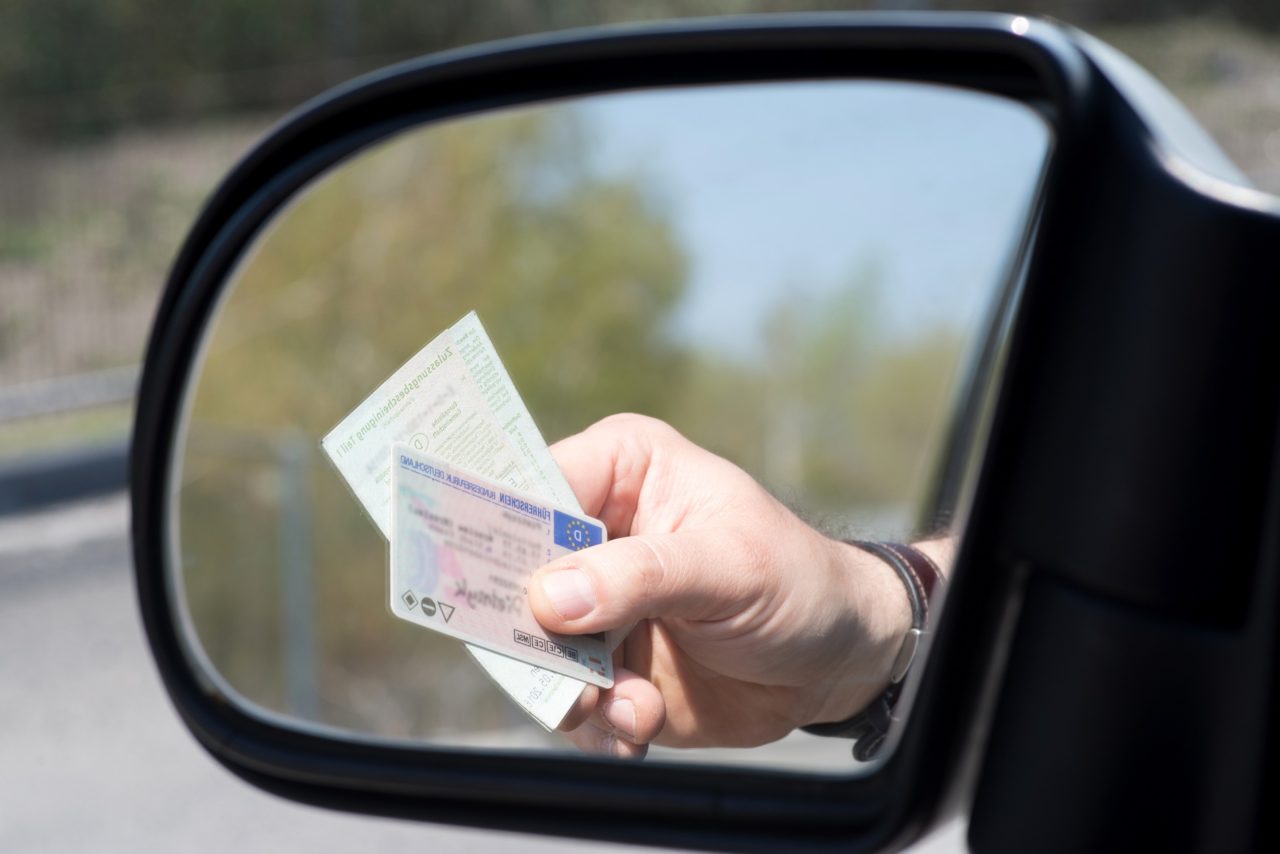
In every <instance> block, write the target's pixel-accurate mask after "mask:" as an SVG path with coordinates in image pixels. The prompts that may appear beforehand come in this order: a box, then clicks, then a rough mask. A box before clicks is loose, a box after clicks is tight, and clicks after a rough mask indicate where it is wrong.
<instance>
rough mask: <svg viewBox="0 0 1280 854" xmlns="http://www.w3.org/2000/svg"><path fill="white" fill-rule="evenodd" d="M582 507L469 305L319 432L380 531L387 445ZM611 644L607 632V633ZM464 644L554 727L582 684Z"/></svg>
mask: <svg viewBox="0 0 1280 854" xmlns="http://www.w3.org/2000/svg"><path fill="white" fill-rule="evenodd" d="M397 442H402V443H404V444H406V445H408V446H409V447H411V448H413V449H414V450H417V451H425V452H428V453H431V454H434V455H435V456H437V457H439V458H440V459H442V460H444V461H446V462H448V463H450V464H451V465H454V466H457V467H459V468H462V469H465V470H466V471H469V472H472V473H474V474H477V475H481V476H483V477H488V478H490V479H492V480H495V481H498V482H501V483H505V484H507V485H509V486H512V487H514V488H516V489H521V490H524V491H525V492H528V493H531V494H533V495H536V496H539V497H540V498H543V499H545V500H547V501H550V502H552V503H554V504H557V505H559V506H561V507H564V508H567V509H569V510H572V511H575V512H578V513H581V509H582V508H581V506H580V505H579V504H578V500H577V498H576V497H575V496H574V494H573V490H572V489H571V488H570V487H569V483H568V481H566V480H565V479H564V475H563V474H561V473H560V469H559V468H558V467H557V466H556V463H555V460H554V459H553V458H552V456H551V452H550V451H549V450H548V449H547V445H546V442H545V441H544V440H543V438H542V434H541V433H540V432H539V431H538V427H537V425H536V424H535V423H534V421H533V416H532V415H530V414H529V410H528V409H527V408H526V407H525V405H524V401H523V400H521V399H520V394H519V393H518V392H517V391H516V388H515V385H514V383H512V381H511V377H510V376H509V375H508V374H507V369H506V367H505V366H503V364H502V361H501V360H500V359H499V358H498V354H497V351H496V350H495V349H494V347H493V342H491V341H490V340H489V335H488V333H486V332H485V330H484V327H483V326H482V325H481V324H480V318H479V317H477V316H476V313H475V312H471V313H469V314H467V316H466V317H464V318H462V319H461V320H459V321H458V322H457V323H455V324H454V325H453V326H452V327H450V328H449V329H446V330H445V331H444V332H442V333H440V335H438V336H437V337H436V338H435V339H434V340H432V341H431V342H430V343H429V344H427V345H426V346H425V347H423V348H422V349H421V350H419V351H418V353H417V354H415V355H414V356H413V357H412V358H411V359H409V361H407V362H405V364H404V365H402V366H401V367H400V368H399V369H398V370H396V372H395V373H393V374H392V375H391V376H390V377H388V378H387V380H386V381H385V382H384V383H382V385H380V386H379V387H378V388H377V389H376V390H375V391H374V392H373V394H371V395H369V397H368V398H366V399H365V401H364V402H363V403H361V404H360V405H359V406H357V407H356V408H355V410H354V411H353V412H351V413H350V414H349V415H348V416H347V417H346V418H344V419H342V421H341V422H340V423H339V424H338V426H336V427H334V428H333V429H332V430H331V431H330V432H329V434H328V435H327V436H325V437H324V439H323V440H321V443H320V444H321V446H322V447H323V448H324V451H325V453H326V454H327V455H328V457H329V459H330V460H331V461H332V462H333V464H334V466H335V467H336V468H337V469H338V472H339V473H340V474H341V475H342V477H343V479H344V480H345V481H346V483H347V485H348V486H349V487H350V488H351V491H352V492H353V493H354V494H355V496H356V498H357V499H358V500H359V502H360V504H361V506H363V507H364V509H365V511H366V512H367V513H368V514H369V517H370V518H371V519H372V520H373V523H374V524H375V525H377V527H378V529H379V530H380V531H382V535H383V536H384V537H388V538H389V537H390V534H391V503H392V500H391V498H392V497H391V464H392V454H391V449H392V445H394V444H395V443H397ZM610 645H611V646H615V645H616V640H615V639H613V638H612V637H611V638H610ZM467 651H468V652H469V653H470V654H471V656H472V657H473V658H474V659H475V660H476V662H477V663H478V664H479V665H480V666H481V667H482V668H484V670H485V672H486V673H488V674H489V676H490V677H491V678H492V679H493V680H494V682H496V683H497V684H498V686H499V687H500V688H502V690H503V691H505V692H506V693H507V694H508V695H509V696H510V697H511V698H512V699H513V700H515V702H516V703H517V704H518V705H519V706H520V707H521V708H523V709H524V710H525V711H527V712H528V713H529V714H530V715H531V716H532V717H533V718H534V720H536V721H538V723H540V724H541V725H542V726H544V727H546V728H547V729H554V728H555V727H556V726H557V725H558V724H559V723H560V721H561V720H563V719H564V716H565V715H566V714H567V713H568V711H569V709H570V708H572V707H573V704H574V703H575V702H576V701H577V699H578V696H579V694H581V693H582V690H583V688H584V687H585V683H584V682H583V681H581V680H578V679H573V678H570V677H567V676H564V675H561V674H559V673H554V672H552V671H550V670H547V669H545V668H540V667H533V666H531V665H529V664H527V663H525V662H523V661H520V660H518V659H515V658H511V657H509V656H506V655H502V654H500V653H496V652H493V651H492V650H488V649H485V648H483V647H479V646H475V645H471V644H468V645H467Z"/></svg>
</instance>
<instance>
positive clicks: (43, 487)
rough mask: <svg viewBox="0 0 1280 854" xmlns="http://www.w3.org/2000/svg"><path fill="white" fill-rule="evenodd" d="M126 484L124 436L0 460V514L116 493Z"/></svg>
mask: <svg viewBox="0 0 1280 854" xmlns="http://www.w3.org/2000/svg"><path fill="white" fill-rule="evenodd" d="M128 483H129V440H128V439H120V440H117V441H113V442H103V443H101V444H97V445H91V446H88V447H82V448H76V449H74V450H70V451H58V452H53V453H45V454H40V455H37V456H33V457H29V458H26V459H19V460H0V516H6V515H11V514H15V513H25V512H28V511H31V510H36V509H38V508H41V507H47V506H49V505H52V504H61V503H64V502H67V501H73V500H75V499H78V498H87V497H89V496H93V495H101V494H104V493H107V492H117V491H119V490H122V489H124V488H125V487H126V486H127V485H128Z"/></svg>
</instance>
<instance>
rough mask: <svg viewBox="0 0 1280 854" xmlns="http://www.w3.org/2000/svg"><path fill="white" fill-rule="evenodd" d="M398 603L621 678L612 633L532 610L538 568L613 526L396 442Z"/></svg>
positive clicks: (419, 616)
mask: <svg viewBox="0 0 1280 854" xmlns="http://www.w3.org/2000/svg"><path fill="white" fill-rule="evenodd" d="M391 455H392V465H391V495H392V518H391V611H392V613H394V614H395V615H396V616H397V617H400V618H402V619H405V620H408V621H410V622H412V623H416V624H417V625H419V626H423V627H425V628H428V629H432V630H434V631H437V632H441V633H443V634H446V635H450V636H452V637H455V638H458V639H459V640H461V641H465V642H466V643H470V644H475V645H477V646H481V647H484V648H486V649H490V650H493V651H495V652H500V653H502V654H503V655H508V656H511V657H512V658H516V659H519V660H521V661H524V662H527V663H529V664H532V665H535V666H537V667H541V668H543V669H544V670H551V671H554V672H556V673H563V674H564V675H566V676H572V677H574V678H576V679H581V680H583V681H584V682H590V683H592V684H593V685H599V686H600V687H602V688H610V687H612V686H613V661H612V658H611V656H610V655H609V647H608V645H607V642H606V641H605V637H604V635H603V634H600V635H558V634H552V633H550V632H547V631H546V630H545V629H543V628H542V627H541V626H540V625H539V624H538V621H537V620H535V619H534V618H533V614H532V612H531V611H530V610H529V605H528V602H527V601H526V587H525V585H526V584H527V582H528V579H529V577H530V576H531V575H532V574H533V571H534V570H535V569H537V568H538V567H540V566H542V565H543V564H545V563H548V562H549V561H552V560H555V559H556V558H558V557H560V556H561V555H565V554H569V553H570V552H573V551H577V550H579V549H584V548H587V547H588V546H593V545H597V544H599V543H602V542H604V540H605V529H604V525H603V524H601V523H600V522H599V521H598V520H596V519H592V518H591V517H590V516H583V515H582V514H581V513H576V512H574V511H572V510H566V509H564V508H561V507H556V506H555V505H553V504H550V503H548V502H547V501H546V500H545V499H543V498H540V497H538V496H536V495H533V494H531V493H527V492H523V491H520V490H516V489H513V488H511V487H510V486H507V485H506V484H503V483H499V482H498V481H495V480H490V479H489V478H485V477H480V476H479V475H474V474H471V473H469V472H466V471H464V470H462V469H458V468H456V467H454V466H451V465H449V464H448V463H447V462H445V461H444V460H442V459H440V458H438V457H434V456H431V455H429V454H424V453H421V452H419V451H415V450H414V449H413V448H411V447H410V446H409V445H405V444H395V445H393V447H392V450H391Z"/></svg>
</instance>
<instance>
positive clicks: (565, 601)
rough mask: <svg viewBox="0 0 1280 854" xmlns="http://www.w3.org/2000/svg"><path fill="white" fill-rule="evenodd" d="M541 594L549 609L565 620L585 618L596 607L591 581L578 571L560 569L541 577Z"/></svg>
mask: <svg viewBox="0 0 1280 854" xmlns="http://www.w3.org/2000/svg"><path fill="white" fill-rule="evenodd" d="M542 592H543V593H545V594H546V595H547V599H549V600H550V601H551V607H552V608H555V610H556V613H557V614H559V615H560V616H561V617H564V618H565V619H566V620H576V619H578V618H579V617H585V616H586V615H587V614H590V613H591V611H592V609H594V608H595V607H596V592H595V590H593V589H592V588H591V580H590V579H589V578H587V574H586V573H585V572H583V571H582V570H580V569H561V570H557V571H555V572H552V573H550V574H549V575H544V576H543V577H542Z"/></svg>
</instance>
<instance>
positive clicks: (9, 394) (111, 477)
mask: <svg viewBox="0 0 1280 854" xmlns="http://www.w3.org/2000/svg"><path fill="white" fill-rule="evenodd" d="M138 377H139V369H138V366H136V365H130V366H127V367H123V368H112V369H110V370H105V371H95V372H93V373H87V374H76V375H74V376H68V377H58V378H56V379H49V380H41V381H38V382H29V383H23V384H21V385H14V386H8V387H7V388H0V424H4V423H8V422H14V421H20V420H23V419H28V418H39V417H42V416H49V415H61V414H64V413H68V412H74V411H77V410H82V409H92V408H95V407H100V406H111V405H115V404H121V403H128V402H129V401H131V400H133V397H134V394H135V392H136V391H137V387H138ZM128 482H129V440H128V439H127V438H126V439H115V440H110V441H106V442H98V443H95V444H91V445H84V446H81V447H77V448H68V449H60V450H56V451H39V452H35V453H31V454H27V455H24V456H20V457H18V456H14V457H8V458H3V457H0V516H5V515H10V514H15V513H26V512H30V511H32V510H35V509H38V508H41V507H47V506H50V505H53V504H60V503H63V502H67V501H74V500H77V499H80V498H87V497H89V496H93V495H102V494H104V493H108V492H116V491H118V490H121V489H124V488H125V486H126V485H127V484H128Z"/></svg>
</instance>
